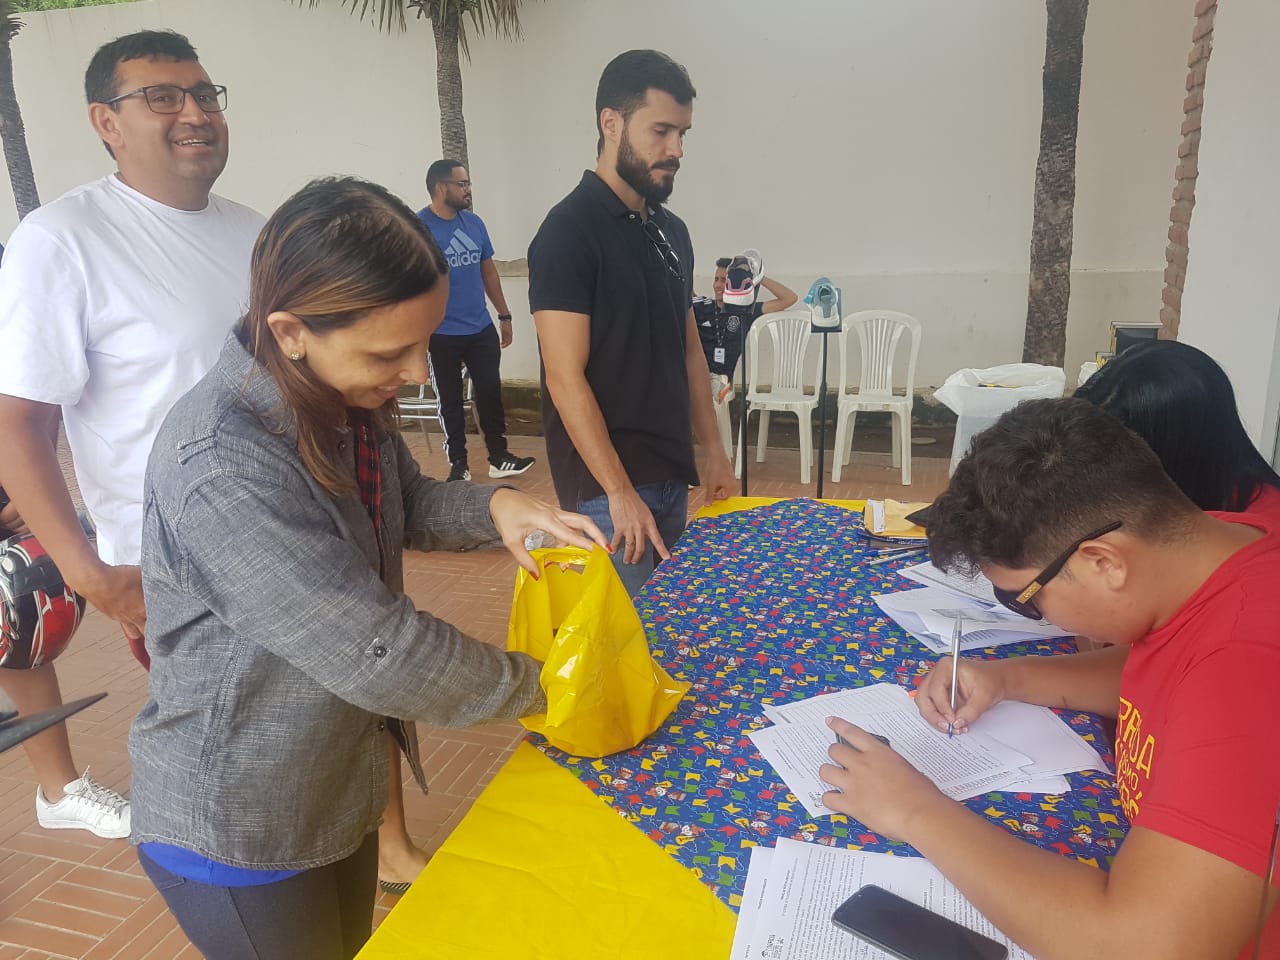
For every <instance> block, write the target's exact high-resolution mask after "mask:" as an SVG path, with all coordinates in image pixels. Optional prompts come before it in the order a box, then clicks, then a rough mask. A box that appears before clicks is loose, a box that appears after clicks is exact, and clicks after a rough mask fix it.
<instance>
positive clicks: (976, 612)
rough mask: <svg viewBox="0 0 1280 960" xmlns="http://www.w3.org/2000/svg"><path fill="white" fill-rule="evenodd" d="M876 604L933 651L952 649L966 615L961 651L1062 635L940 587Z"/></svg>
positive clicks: (1047, 626) (1049, 626)
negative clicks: (954, 634) (956, 628)
mask: <svg viewBox="0 0 1280 960" xmlns="http://www.w3.org/2000/svg"><path fill="white" fill-rule="evenodd" d="M871 599H873V600H874V601H875V602H876V606H878V607H879V608H880V610H881V611H882V612H883V613H884V615H885V616H887V617H888V618H889V619H891V620H893V621H894V622H895V623H897V624H898V625H899V626H900V627H902V629H904V630H906V631H907V633H909V634H911V635H912V636H913V637H915V638H916V639H917V640H919V641H920V642H921V643H922V644H924V645H925V646H926V647H928V648H929V649H930V650H932V651H933V652H934V653H939V654H942V653H950V652H951V631H952V628H953V627H954V625H955V619H956V617H957V616H960V617H962V618H963V626H964V633H963V635H962V637H961V640H960V649H961V650H980V649H982V648H983V647H995V646H999V645H1001V644H1004V643H1021V642H1023V641H1024V640H1039V639H1047V638H1051V637H1060V636H1062V635H1063V632H1062V630H1061V629H1060V628H1058V627H1055V626H1053V625H1052V624H1049V623H1038V622H1036V621H1035V620H1028V619H1027V618H1026V617H1020V616H1018V615H1017V614H1016V613H1011V612H1008V611H1005V610H1004V609H1002V608H995V607H988V606H986V605H985V604H981V603H978V602H977V601H974V600H972V599H970V598H968V597H961V596H959V595H958V594H956V593H953V592H952V591H951V590H947V589H944V588H942V587H938V586H928V587H921V588H920V589H919V590H900V591H898V592H897V593H882V594H878V595H877V596H874V597H872V598H871Z"/></svg>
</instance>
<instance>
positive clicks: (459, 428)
mask: <svg viewBox="0 0 1280 960" xmlns="http://www.w3.org/2000/svg"><path fill="white" fill-rule="evenodd" d="M427 193H428V194H430V196H431V203H430V205H429V206H426V207H423V208H422V209H421V210H419V211H418V216H419V217H420V218H421V219H422V221H423V222H424V223H425V224H426V225H427V226H428V227H430V228H431V233H432V234H433V235H434V236H435V238H436V242H437V243H439V244H440V249H441V250H443V251H444V255H445V259H447V260H448V261H449V304H448V306H446V307H445V311H444V323H442V324H440V328H439V329H438V330H437V331H436V332H435V333H434V334H432V335H431V346H430V349H429V350H428V359H429V361H430V367H431V385H432V387H433V389H434V390H435V392H436V396H437V397H438V398H439V400H440V423H441V425H442V426H443V427H444V437H445V440H444V449H445V454H446V455H447V456H448V457H449V479H450V480H470V479H471V471H470V469H469V468H468V466H467V437H466V418H465V417H464V416H463V410H462V402H463V387H462V367H463V366H464V365H465V366H466V368H467V371H468V372H469V374H470V376H471V383H472V384H473V385H474V387H475V403H476V409H477V410H478V411H479V413H480V431H481V432H482V433H483V434H484V443H485V446H486V447H487V448H488V452H489V476H490V477H493V478H495V479H496V478H499V477H514V476H516V475H517V474H521V473H524V472H525V471H526V470H528V469H529V468H530V467H531V466H533V457H517V456H515V455H513V454H512V453H511V451H510V450H508V449H507V438H506V432H507V423H506V414H505V413H504V412H503V409H502V378H501V376H500V375H499V372H498V368H499V365H500V364H501V361H502V350H503V349H504V348H505V347H508V346H510V345H511V311H510V310H509V309H508V308H507V298H506V297H505V296H503V294H502V281H501V280H499V279H498V268H497V267H495V266H494V265H493V245H492V244H491V243H490V242H489V231H488V230H486V229H485V226H484V221H483V220H481V219H480V218H479V217H477V216H476V215H475V214H474V213H472V212H471V179H470V177H469V176H468V174H467V168H466V167H464V166H463V165H462V164H460V163H459V162H458V161H456V160H447V159H446V160H437V161H436V162H435V163H433V164H431V166H430V167H428V168H427ZM486 294H487V295H488V297H489V299H490V300H492V301H493V305H494V306H495V307H497V308H498V325H499V327H500V328H501V331H502V337H501V341H499V338H498V331H497V330H495V329H494V328H493V319H492V318H491V317H490V316H489V310H488V308H487V307H486V306H485V295H486Z"/></svg>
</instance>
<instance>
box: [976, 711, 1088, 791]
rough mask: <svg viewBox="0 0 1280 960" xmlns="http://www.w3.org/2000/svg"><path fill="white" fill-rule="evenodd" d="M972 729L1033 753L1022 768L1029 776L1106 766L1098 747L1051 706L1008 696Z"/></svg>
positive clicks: (1023, 751)
mask: <svg viewBox="0 0 1280 960" xmlns="http://www.w3.org/2000/svg"><path fill="white" fill-rule="evenodd" d="M969 729H970V731H972V732H977V733H984V734H986V735H987V736H989V737H994V738H995V739H996V740H999V741H1000V742H1001V743H1004V744H1007V745H1008V746H1010V747H1012V748H1013V749H1014V750H1017V751H1020V752H1021V753H1025V754H1026V755H1027V756H1029V757H1031V758H1032V763H1030V764H1029V765H1027V766H1025V767H1023V768H1022V770H1023V772H1024V773H1026V774H1028V775H1029V779H1033V780H1034V779H1038V778H1041V777H1053V776H1056V775H1058V774H1063V773H1076V772H1077V771H1080V770H1105V769H1106V764H1104V763H1103V762H1102V757H1100V756H1098V751H1096V750H1095V749H1093V747H1091V746H1089V744H1088V743H1087V742H1086V741H1085V740H1084V738H1083V737H1081V736H1080V735H1079V734H1078V733H1076V732H1075V731H1074V730H1072V729H1071V727H1070V726H1069V725H1068V724H1067V723H1065V722H1064V721H1063V720H1062V718H1061V717H1059V716H1058V715H1057V714H1056V713H1054V712H1053V711H1052V710H1050V709H1049V708H1048V707H1039V706H1036V705H1035V704H1030V703H1021V702H1018V701H1016V700H1006V701H1005V702H1004V703H997V704H996V705H995V706H994V707H992V708H991V709H990V710H988V711H987V712H986V713H984V714H983V715H982V716H981V717H979V718H978V719H977V722H975V723H974V724H973V725H972V726H971V727H970V728H969ZM965 736H969V734H965ZM1010 789H1012V788H1010ZM1027 792H1029V793H1036V792H1039V791H1034V790H1032V791H1027Z"/></svg>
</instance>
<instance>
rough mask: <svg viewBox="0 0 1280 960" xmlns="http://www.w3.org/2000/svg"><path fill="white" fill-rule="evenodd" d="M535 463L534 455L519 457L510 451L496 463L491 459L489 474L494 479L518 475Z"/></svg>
mask: <svg viewBox="0 0 1280 960" xmlns="http://www.w3.org/2000/svg"><path fill="white" fill-rule="evenodd" d="M533 464H534V458H533V457H517V456H516V455H515V454H513V453H508V454H507V455H506V456H504V457H503V458H502V459H501V460H499V461H497V462H496V463H495V462H494V461H492V460H490V461H489V476H490V478H492V479H494V480H499V479H501V478H502V477H518V476H520V474H522V473H524V472H525V471H526V470H528V469H529V468H530V467H532V466H533Z"/></svg>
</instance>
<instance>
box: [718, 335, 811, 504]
mask: <svg viewBox="0 0 1280 960" xmlns="http://www.w3.org/2000/svg"><path fill="white" fill-rule="evenodd" d="M809 324H810V319H809V311H808V310H794V311H783V312H781V313H773V314H766V315H765V316H763V317H761V318H760V319H759V320H757V321H756V322H755V323H753V324H752V325H751V330H750V332H749V333H748V334H747V357H746V360H747V403H748V404H749V405H750V406H749V407H748V410H749V413H748V416H750V414H751V413H759V415H760V428H759V431H758V433H757V436H756V463H763V462H764V451H765V447H767V446H768V444H769V415H770V413H773V412H778V413H794V414H795V415H796V419H797V420H798V421H799V423H800V482H801V483H808V482H809V465H810V464H811V463H812V462H813V429H812V426H811V422H812V420H811V418H812V414H813V411H814V409H816V408H817V406H818V391H817V388H816V387H815V386H814V385H813V384H812V383H810V382H808V379H807V377H806V375H805V372H806V368H807V366H808V363H807V359H808V352H809V337H810V327H809ZM765 337H768V338H769V344H770V346H771V347H772V350H771V351H770V352H771V353H772V369H771V370H770V371H769V374H768V377H767V379H768V383H769V387H770V389H769V390H768V391H762V390H761V389H760V384H761V382H762V380H763V379H764V378H762V377H761V375H760V367H761V362H760V344H761V341H762V340H763V339H764V338H765ZM744 429H745V428H744ZM743 446H744V444H738V455H737V457H736V458H735V466H736V469H737V474H738V476H742V447H743Z"/></svg>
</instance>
